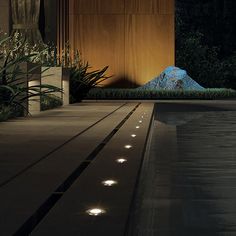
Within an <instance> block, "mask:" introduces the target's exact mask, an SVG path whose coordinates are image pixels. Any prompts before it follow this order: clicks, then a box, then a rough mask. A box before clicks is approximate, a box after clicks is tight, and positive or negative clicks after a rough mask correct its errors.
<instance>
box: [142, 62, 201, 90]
mask: <svg viewBox="0 0 236 236" xmlns="http://www.w3.org/2000/svg"><path fill="white" fill-rule="evenodd" d="M138 89H166V90H176V89H181V90H204V88H203V87H202V86H201V85H199V84H198V83H197V82H196V81H194V80H193V79H192V78H191V77H190V76H188V74H187V72H186V71H185V70H182V69H180V68H178V67H174V66H169V67H167V68H166V69H165V70H164V71H163V72H162V73H161V74H160V76H158V77H156V78H155V79H153V80H151V81H150V82H148V83H147V84H145V85H143V86H141V87H139V88H138Z"/></svg>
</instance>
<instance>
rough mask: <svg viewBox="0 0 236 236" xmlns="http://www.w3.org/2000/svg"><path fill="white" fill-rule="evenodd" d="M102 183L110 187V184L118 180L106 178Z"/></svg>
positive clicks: (114, 183)
mask: <svg viewBox="0 0 236 236" xmlns="http://www.w3.org/2000/svg"><path fill="white" fill-rule="evenodd" d="M102 184H103V185H104V186H107V187H111V186H113V185H116V184H118V182H117V181H115V180H112V179H108V180H105V181H103V182H102Z"/></svg>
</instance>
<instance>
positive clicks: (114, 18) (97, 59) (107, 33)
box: [74, 14, 124, 82]
mask: <svg viewBox="0 0 236 236" xmlns="http://www.w3.org/2000/svg"><path fill="white" fill-rule="evenodd" d="M74 24H75V28H76V30H75V33H74V36H75V40H74V42H75V43H74V45H75V48H78V49H79V50H80V52H81V54H82V58H83V59H85V60H86V61H88V62H89V64H90V65H91V66H92V67H93V68H92V69H98V68H103V67H104V66H107V65H109V70H108V72H107V74H109V75H113V74H114V75H116V76H117V77H119V76H121V73H122V72H123V71H124V16H123V15H107V14H105V15H76V16H75V20H74ZM76 39H79V40H76ZM114 80H116V78H114V79H112V82H115V81H114Z"/></svg>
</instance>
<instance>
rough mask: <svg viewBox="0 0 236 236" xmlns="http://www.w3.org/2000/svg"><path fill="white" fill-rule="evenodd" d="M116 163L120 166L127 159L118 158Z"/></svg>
mask: <svg viewBox="0 0 236 236" xmlns="http://www.w3.org/2000/svg"><path fill="white" fill-rule="evenodd" d="M116 161H117V162H118V163H120V164H123V163H125V162H127V159H125V158H119V159H117V160H116Z"/></svg>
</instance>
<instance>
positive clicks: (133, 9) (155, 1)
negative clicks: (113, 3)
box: [125, 0, 160, 14]
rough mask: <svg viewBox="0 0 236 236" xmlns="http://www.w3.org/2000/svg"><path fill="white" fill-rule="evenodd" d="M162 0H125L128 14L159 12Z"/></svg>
mask: <svg viewBox="0 0 236 236" xmlns="http://www.w3.org/2000/svg"><path fill="white" fill-rule="evenodd" d="M159 1H160V0H125V13H126V14H158V13H159V8H160V7H159Z"/></svg>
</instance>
